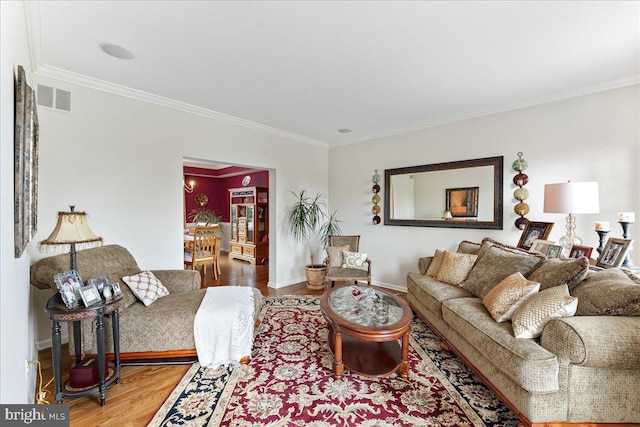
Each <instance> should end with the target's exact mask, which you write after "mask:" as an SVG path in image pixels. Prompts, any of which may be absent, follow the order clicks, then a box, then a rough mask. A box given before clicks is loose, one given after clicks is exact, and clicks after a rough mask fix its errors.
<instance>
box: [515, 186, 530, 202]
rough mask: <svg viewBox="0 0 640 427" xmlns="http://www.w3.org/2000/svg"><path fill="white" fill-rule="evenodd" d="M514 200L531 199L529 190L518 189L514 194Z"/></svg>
mask: <svg viewBox="0 0 640 427" xmlns="http://www.w3.org/2000/svg"><path fill="white" fill-rule="evenodd" d="M513 198H514V199H516V200H520V201H523V200H527V199H528V198H529V190H527V189H526V188H522V187H520V188H517V189H516V191H514V192H513Z"/></svg>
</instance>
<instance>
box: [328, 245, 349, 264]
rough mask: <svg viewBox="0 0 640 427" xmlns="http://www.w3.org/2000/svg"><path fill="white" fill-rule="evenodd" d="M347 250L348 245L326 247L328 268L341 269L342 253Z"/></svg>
mask: <svg viewBox="0 0 640 427" xmlns="http://www.w3.org/2000/svg"><path fill="white" fill-rule="evenodd" d="M348 249H349V245H344V246H327V248H326V250H327V256H328V257H329V268H334V267H342V251H346V250H348Z"/></svg>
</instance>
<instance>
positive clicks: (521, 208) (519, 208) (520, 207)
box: [513, 203, 529, 216]
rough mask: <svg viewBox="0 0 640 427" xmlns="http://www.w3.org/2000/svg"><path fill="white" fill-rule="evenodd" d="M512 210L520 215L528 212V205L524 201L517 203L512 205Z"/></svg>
mask: <svg viewBox="0 0 640 427" xmlns="http://www.w3.org/2000/svg"><path fill="white" fill-rule="evenodd" d="M513 211H514V212H515V213H517V214H518V215H520V216H524V215H526V214H528V213H529V205H528V204H526V203H518V204H517V205H515V206H514V207H513Z"/></svg>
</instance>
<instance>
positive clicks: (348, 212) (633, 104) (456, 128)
mask: <svg viewBox="0 0 640 427" xmlns="http://www.w3.org/2000/svg"><path fill="white" fill-rule="evenodd" d="M639 91H640V86H637V85H635V86H629V87H624V88H619V89H614V90H609V91H605V92H600V93H596V94H591V95H587V96H582V97H576V98H572V99H567V100H562V101H558V102H553V103H547V104H543V105H538V106H534V107H529V108H524V109H520V110H515V111H510V112H505V113H500V114H495V115H490V116H485V117H480V118H476V119H471V120H465V121H461V122H456V123H451V124H447V125H443V126H438V127H433V128H429V129H423V130H420V131H414V132H408V133H404V134H401V135H396V136H390V137H385V138H381V139H376V140H372V141H367V142H364V143H359V144H352V145H347V146H343V147H338V148H333V149H331V150H330V154H329V165H330V174H329V177H330V179H329V195H330V200H329V201H330V204H331V208H332V209H336V208H337V209H338V210H339V213H340V215H339V216H340V218H341V219H342V220H343V221H344V222H345V224H344V227H343V231H344V232H345V234H361V235H362V238H361V240H360V245H361V250H362V251H366V252H367V253H368V254H369V256H370V257H371V259H372V260H373V265H372V275H373V281H374V282H375V283H377V284H382V285H386V286H390V287H397V288H405V287H406V274H407V272H409V271H417V259H418V257H420V256H428V255H432V254H433V252H434V250H435V249H436V248H440V249H448V250H453V249H455V248H456V247H457V244H458V243H459V242H460V240H463V239H469V240H473V241H480V240H481V239H482V238H483V237H485V236H491V237H493V238H495V239H498V240H500V241H503V242H505V243H511V244H516V243H517V242H518V240H519V238H520V235H521V231H519V230H517V229H516V228H515V226H514V225H513V224H514V221H515V220H516V218H518V216H517V215H516V214H515V213H514V212H513V207H514V205H515V204H516V200H515V199H514V198H513V191H514V190H515V189H516V188H517V187H516V186H515V185H514V184H513V182H512V179H513V177H514V175H515V172H514V171H513V170H512V169H511V163H512V162H513V161H514V160H516V159H517V153H518V152H519V151H522V152H523V153H524V156H523V158H524V159H526V160H527V161H528V162H529V168H528V169H527V170H526V171H525V173H526V174H527V175H529V183H528V184H527V186H526V188H527V189H528V190H529V194H530V196H529V199H527V200H526V202H527V203H528V204H529V205H530V206H531V212H530V213H529V215H527V218H529V219H530V220H532V221H548V222H554V223H555V226H554V228H553V230H552V232H551V236H550V239H551V240H555V241H557V240H558V239H559V238H560V237H561V236H562V235H564V234H565V215H562V214H545V213H543V212H542V207H543V190H544V184H548V183H555V182H566V181H568V180H572V181H598V183H599V187H600V213H599V214H593V215H578V216H577V234H578V236H580V237H582V238H583V239H584V244H585V245H588V246H593V247H594V248H595V247H597V246H598V240H597V235H596V233H595V232H594V231H593V229H594V223H595V221H596V220H602V221H609V222H611V223H612V224H611V228H612V232H611V233H610V235H609V237H621V236H622V229H621V228H620V227H619V225H618V224H617V223H616V221H617V213H618V212H622V211H635V212H637V213H640V200H639V193H640V191H639V183H640V179H639V173H638V163H639V162H638V161H639V160H640V153H639V150H640V124H639V117H640V109H639V99H640V92H639ZM490 156H504V160H505V170H504V228H503V230H501V231H500V230H472V229H449V228H430V227H407V226H386V225H383V224H380V225H372V222H371V219H372V216H373V215H372V214H371V206H372V204H371V196H372V192H371V187H372V183H371V177H372V176H373V174H374V171H375V169H378V170H379V171H384V170H385V169H390V168H398V167H404V166H417V165H423V164H432V163H440V162H447V161H454V160H467V159H473V158H480V157H490ZM381 174H382V172H381ZM385 191H387V189H386V188H384V186H383V188H382V192H381V193H380V194H381V197H384V194H385ZM381 206H384V204H383V203H381ZM442 210H444V209H442ZM383 214H384V212H382V213H381V214H380V216H383ZM631 231H632V234H633V235H632V236H631V237H632V238H634V239H635V240H636V241H637V242H639V243H637V244H636V247H637V249H636V250H635V251H633V252H632V253H631V257H632V260H633V262H634V264H636V265H638V264H639V262H640V256H639V255H640V224H637V225H636V226H634V227H632V230H631ZM594 256H595V257H597V253H596V252H595V251H594Z"/></svg>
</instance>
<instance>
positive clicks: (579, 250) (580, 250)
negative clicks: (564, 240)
mask: <svg viewBox="0 0 640 427" xmlns="http://www.w3.org/2000/svg"><path fill="white" fill-rule="evenodd" d="M591 252H593V248H592V247H591V246H580V245H573V246H571V251H570V252H569V258H580V257H581V256H586V257H587V258H591Z"/></svg>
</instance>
